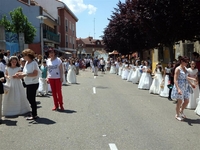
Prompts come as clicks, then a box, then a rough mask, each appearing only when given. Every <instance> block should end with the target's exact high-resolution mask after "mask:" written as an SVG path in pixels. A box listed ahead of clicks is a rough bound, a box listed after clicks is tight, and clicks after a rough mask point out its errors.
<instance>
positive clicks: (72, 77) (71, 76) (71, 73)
mask: <svg viewBox="0 0 200 150" xmlns="http://www.w3.org/2000/svg"><path fill="white" fill-rule="evenodd" d="M67 81H68V82H69V83H71V84H76V83H77V82H76V67H75V65H74V62H73V61H72V60H70V65H69V70H68V74H67Z"/></svg>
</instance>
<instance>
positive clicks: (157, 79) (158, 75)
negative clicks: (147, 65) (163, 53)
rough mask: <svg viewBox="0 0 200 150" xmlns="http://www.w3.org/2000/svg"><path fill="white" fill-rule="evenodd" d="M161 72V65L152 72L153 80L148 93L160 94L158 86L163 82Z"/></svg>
mask: <svg viewBox="0 0 200 150" xmlns="http://www.w3.org/2000/svg"><path fill="white" fill-rule="evenodd" d="M162 71H163V68H162V66H161V64H160V63H158V64H157V65H156V68H155V70H154V72H153V74H154V79H153V82H152V84H151V86H150V89H149V93H152V94H160V90H161V87H160V84H161V82H162V80H163V77H162Z"/></svg>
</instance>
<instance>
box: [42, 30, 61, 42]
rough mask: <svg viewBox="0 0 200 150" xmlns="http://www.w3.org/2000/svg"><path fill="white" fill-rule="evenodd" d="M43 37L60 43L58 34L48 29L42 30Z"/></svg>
mask: <svg viewBox="0 0 200 150" xmlns="http://www.w3.org/2000/svg"><path fill="white" fill-rule="evenodd" d="M43 38H46V39H48V40H51V41H54V42H58V43H60V35H59V34H55V33H53V32H51V31H48V30H43Z"/></svg>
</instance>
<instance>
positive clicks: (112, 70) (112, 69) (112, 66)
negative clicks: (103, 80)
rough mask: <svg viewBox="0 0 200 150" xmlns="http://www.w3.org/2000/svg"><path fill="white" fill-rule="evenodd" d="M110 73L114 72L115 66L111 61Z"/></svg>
mask: <svg viewBox="0 0 200 150" xmlns="http://www.w3.org/2000/svg"><path fill="white" fill-rule="evenodd" d="M110 73H111V74H115V73H116V66H115V63H114V62H112V63H111V68H110Z"/></svg>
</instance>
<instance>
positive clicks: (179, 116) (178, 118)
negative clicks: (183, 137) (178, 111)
mask: <svg viewBox="0 0 200 150" xmlns="http://www.w3.org/2000/svg"><path fill="white" fill-rule="evenodd" d="M175 118H176V119H177V120H178V121H182V120H183V118H182V117H181V115H176V116H175Z"/></svg>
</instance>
